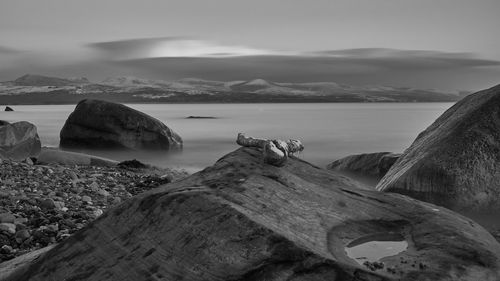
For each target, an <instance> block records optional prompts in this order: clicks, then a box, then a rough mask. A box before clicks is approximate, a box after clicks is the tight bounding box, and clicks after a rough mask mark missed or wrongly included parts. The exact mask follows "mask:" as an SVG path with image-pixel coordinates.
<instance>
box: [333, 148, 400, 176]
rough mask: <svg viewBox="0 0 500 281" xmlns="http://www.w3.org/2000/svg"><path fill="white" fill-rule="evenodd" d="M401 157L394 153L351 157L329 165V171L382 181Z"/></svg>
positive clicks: (365, 154)
mask: <svg viewBox="0 0 500 281" xmlns="http://www.w3.org/2000/svg"><path fill="white" fill-rule="evenodd" d="M400 155H401V154H398V153H392V152H376V153H364V154H356V155H349V156H347V157H344V158H341V159H339V160H336V161H334V162H332V163H330V164H328V166H327V169H329V170H332V171H338V172H345V173H352V174H354V175H360V176H365V177H373V178H375V179H377V180H380V179H381V178H382V177H383V176H384V175H385V174H386V173H387V171H388V170H389V168H390V167H391V166H392V165H393V164H394V163H395V162H396V161H397V160H398V158H399V156H400Z"/></svg>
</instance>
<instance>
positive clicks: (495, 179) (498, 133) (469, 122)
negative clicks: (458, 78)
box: [377, 85, 500, 212]
mask: <svg viewBox="0 0 500 281" xmlns="http://www.w3.org/2000/svg"><path fill="white" fill-rule="evenodd" d="M499 116H500V85H499V86H496V87H493V88H491V89H488V90H484V91H481V92H478V93H475V94H472V95H469V96H467V97H465V98H464V99H462V100H461V101H459V102H457V103H456V104H455V105H454V106H452V107H451V108H450V109H448V110H447V111H446V112H445V113H443V114H442V115H441V116H440V117H439V118H438V119H437V120H436V121H435V122H434V123H433V124H432V125H430V126H429V127H428V128H427V129H426V130H425V131H423V132H422V133H420V134H419V135H418V137H417V138H416V139H415V141H414V142H413V144H412V145H411V146H410V147H409V148H408V149H406V151H405V152H404V153H403V155H402V156H401V157H400V158H399V160H398V161H397V162H396V163H395V164H394V166H392V168H391V169H390V170H389V172H388V173H387V174H386V175H385V177H384V178H383V179H382V180H381V181H380V183H379V184H378V186H377V189H378V190H380V191H388V192H397V193H401V194H405V195H409V196H412V197H414V198H417V199H420V200H424V201H428V202H432V203H435V204H438V205H441V206H445V207H448V208H450V209H453V210H456V211H459V212H470V211H472V210H474V211H480V212H498V211H500V119H499Z"/></svg>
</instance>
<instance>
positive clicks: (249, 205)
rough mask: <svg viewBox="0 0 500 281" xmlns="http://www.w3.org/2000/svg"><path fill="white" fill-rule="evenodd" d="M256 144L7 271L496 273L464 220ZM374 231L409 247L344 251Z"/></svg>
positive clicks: (489, 276)
mask: <svg viewBox="0 0 500 281" xmlns="http://www.w3.org/2000/svg"><path fill="white" fill-rule="evenodd" d="M261 155H262V152H261V151H258V150H257V149H254V148H241V149H238V150H237V151H235V152H233V153H230V154H228V155H226V156H225V157H223V158H221V159H220V160H218V161H217V163H215V165H213V166H211V167H209V168H206V169H204V170H203V171H201V172H198V173H196V174H193V175H192V176H190V177H188V178H186V179H184V180H181V181H178V182H175V183H171V184H168V185H166V186H162V187H159V188H157V189H155V190H153V191H151V192H148V193H145V194H142V195H139V196H138V197H134V198H132V199H131V200H129V201H126V202H124V203H122V204H121V205H119V206H117V207H115V208H113V209H110V210H109V211H107V212H106V213H104V215H102V216H101V217H100V218H99V219H97V220H96V221H94V222H93V223H91V224H90V225H89V226H87V227H86V228H84V229H82V230H80V231H79V232H77V233H76V234H74V235H73V236H71V237H69V238H68V239H67V240H65V241H63V242H61V243H60V244H59V245H57V246H56V247H55V248H54V249H52V250H50V251H49V252H47V253H46V254H45V255H43V256H41V257H40V258H38V259H37V260H36V261H34V262H32V263H31V264H29V265H28V266H26V267H21V268H18V269H17V271H16V272H14V273H13V274H10V275H9V276H6V277H5V280H32V281H35V280H124V281H128V280H134V281H140V280H190V281H201V280H203V281H212V280H217V281H222V280H240V281H257V280H268V281H278V280H295V281H299V280H303V281H305V280H309V281H314V280H316V281H319V280H328V281H332V280H339V281H340V280H358V281H362V280H433V281H439V280H462V281H463V280H485V281H486V280H499V278H500V244H498V242H496V241H495V239H494V238H493V237H492V236H491V235H490V234H489V233H488V232H486V231H485V230H484V229H483V228H482V227H480V226H479V225H477V224H476V223H474V222H473V221H471V220H468V219H466V218H465V217H462V216H459V215H457V214H455V213H454V212H452V211H449V210H447V209H445V208H441V207H437V206H435V205H432V204H428V203H423V202H419V201H416V200H414V199H411V198H408V197H406V196H402V195H399V194H389V193H381V192H377V191H368V190H361V189H358V188H357V187H356V183H354V182H352V181H350V180H349V179H348V178H346V177H342V176H339V175H338V174H337V173H334V172H330V171H327V170H324V169H321V168H318V167H315V166H313V165H311V164H308V163H306V162H304V161H301V160H299V159H296V158H294V157H291V158H289V159H288V161H287V162H286V164H285V165H284V166H283V167H276V166H272V165H268V164H264V163H262V161H261ZM374 234H376V235H375V236H378V237H380V236H382V237H383V239H385V240H388V239H389V240H390V239H400V240H401V241H400V242H401V243H403V242H405V243H406V244H407V249H406V250H405V251H403V252H399V253H398V254H395V255H394V254H389V255H388V254H385V255H386V257H384V258H382V259H381V261H382V262H383V263H384V264H383V267H384V268H381V267H382V266H381V265H382V264H379V263H377V264H374V263H371V264H370V263H367V264H366V265H363V262H362V261H363V257H359V258H360V259H361V262H359V260H355V259H354V258H350V257H349V256H348V254H347V252H346V249H345V248H346V247H348V248H349V249H351V248H352V247H357V246H358V244H361V245H362V246H364V244H363V243H365V242H368V243H372V242H373V241H372V240H373V239H372V238H371V237H374ZM396 237H399V238H396ZM373 243H375V242H373ZM354 245H356V246H354ZM389 250H390V249H389ZM351 253H352V252H351ZM376 254H380V253H376Z"/></svg>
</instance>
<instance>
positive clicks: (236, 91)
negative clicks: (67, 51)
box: [0, 74, 468, 104]
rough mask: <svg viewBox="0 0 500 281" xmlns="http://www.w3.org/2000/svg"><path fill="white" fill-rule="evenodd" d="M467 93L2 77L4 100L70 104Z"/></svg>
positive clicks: (446, 97) (410, 98)
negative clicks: (90, 99) (82, 102)
mask: <svg viewBox="0 0 500 281" xmlns="http://www.w3.org/2000/svg"><path fill="white" fill-rule="evenodd" d="M467 94H468V92H450V91H442V90H436V89H416V88H409V87H391V86H355V85H346V84H339V83H334V82H309V83H282V82H272V81H266V80H263V79H254V80H249V81H210V80H203V79H196V78H186V79H180V80H177V81H163V80H149V79H142V78H137V77H128V76H123V77H112V78H106V79H104V80H103V81H100V82H91V81H89V80H88V79H87V78H58V77H48V76H42V75H32V74H26V75H24V76H22V77H19V78H17V79H15V80H12V81H6V82H0V104H71V103H75V102H78V101H79V100H82V99H84V98H99V99H106V100H110V101H115V102H124V103H151V102H154V103H176V102H177V103H189V102H193V103H219V102H221V103H231V102H233V103H237V102H242V103H244V102H453V101H457V100H459V99H461V98H462V97H463V96H465V95H467Z"/></svg>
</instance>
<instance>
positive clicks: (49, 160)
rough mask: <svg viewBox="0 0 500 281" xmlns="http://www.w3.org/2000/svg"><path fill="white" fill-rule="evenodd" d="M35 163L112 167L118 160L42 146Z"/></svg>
mask: <svg viewBox="0 0 500 281" xmlns="http://www.w3.org/2000/svg"><path fill="white" fill-rule="evenodd" d="M37 163H38V164H61V165H91V166H107V167H112V166H116V165H117V164H118V161H115V160H111V159H107V158H103V157H98V156H94V155H89V154H84V153H77V152H70V151H62V150H58V149H52V148H45V147H44V148H43V149H42V151H41V152H40V155H38V158H37Z"/></svg>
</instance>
